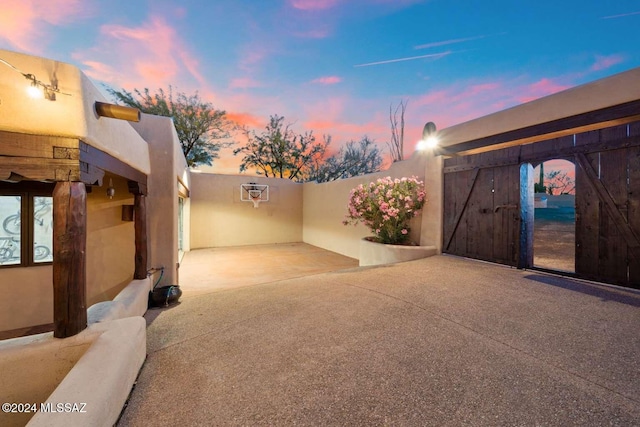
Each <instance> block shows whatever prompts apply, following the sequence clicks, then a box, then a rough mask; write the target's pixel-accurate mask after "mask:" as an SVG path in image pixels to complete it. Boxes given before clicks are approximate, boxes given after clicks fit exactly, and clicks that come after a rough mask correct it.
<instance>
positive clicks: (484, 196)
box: [443, 147, 520, 266]
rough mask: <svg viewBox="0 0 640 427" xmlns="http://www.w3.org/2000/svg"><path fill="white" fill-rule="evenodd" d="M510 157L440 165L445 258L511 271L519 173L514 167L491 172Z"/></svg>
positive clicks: (499, 153) (501, 153)
mask: <svg viewBox="0 0 640 427" xmlns="http://www.w3.org/2000/svg"><path fill="white" fill-rule="evenodd" d="M515 150H516V152H517V150H518V148H517V147H515ZM513 151H514V149H503V150H496V151H491V152H487V153H481V154H475V155H469V156H464V157H453V158H450V159H446V160H445V169H444V172H445V174H444V230H443V236H444V242H443V251H444V252H445V253H450V254H454V255H460V256H465V257H470V258H476V259H482V260H487V261H493V262H498V263H501V264H507V265H513V266H516V265H517V263H518V250H519V243H518V242H519V233H520V168H519V165H517V164H510V165H504V166H491V165H493V164H498V165H499V164H500V163H501V160H503V159H508V158H509V156H513V154H514V153H513Z"/></svg>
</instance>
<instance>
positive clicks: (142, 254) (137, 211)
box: [133, 194, 147, 280]
mask: <svg viewBox="0 0 640 427" xmlns="http://www.w3.org/2000/svg"><path fill="white" fill-rule="evenodd" d="M133 200H134V202H133V218H134V229H135V245H136V254H135V270H134V273H133V278H134V279H137V280H140V279H145V278H146V277H147V206H146V196H144V195H143V194H135V195H134V199H133Z"/></svg>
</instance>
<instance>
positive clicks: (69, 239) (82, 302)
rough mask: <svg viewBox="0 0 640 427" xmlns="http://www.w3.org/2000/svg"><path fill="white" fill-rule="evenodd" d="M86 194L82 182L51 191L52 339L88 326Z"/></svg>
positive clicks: (59, 186)
mask: <svg viewBox="0 0 640 427" xmlns="http://www.w3.org/2000/svg"><path fill="white" fill-rule="evenodd" d="M86 246H87V193H86V191H85V186H84V184H83V183H82V182H58V183H57V184H56V187H55V189H54V190H53V322H54V331H53V336H54V337H57V338H66V337H70V336H73V335H76V334H78V333H79V332H81V331H82V330H84V329H85V328H86V327H87V303H86V281H87V278H86V276H87V274H86Z"/></svg>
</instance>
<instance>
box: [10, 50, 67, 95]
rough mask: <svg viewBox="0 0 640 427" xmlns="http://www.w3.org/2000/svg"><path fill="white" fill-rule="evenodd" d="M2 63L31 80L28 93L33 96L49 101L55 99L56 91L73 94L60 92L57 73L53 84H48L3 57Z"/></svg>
mask: <svg viewBox="0 0 640 427" xmlns="http://www.w3.org/2000/svg"><path fill="white" fill-rule="evenodd" d="M0 63H2V64H4V65H6V66H7V67H9V68H11V69H12V70H13V71H15V72H17V73H20V74H22V76H23V77H24V78H25V79H27V80H29V83H30V84H29V86H28V87H27V93H28V94H29V96H30V97H32V98H42V97H44V98H45V99H46V100H48V101H55V100H56V93H59V94H62V95H69V96H70V95H71V94H70V93H64V92H60V89H58V81H57V79H56V78H55V75H54V77H53V82H52V83H51V84H46V83H43V82H42V81H40V80H38V78H37V77H36V76H35V75H34V74H30V73H24V72H22V71H21V70H19V69H18V68H17V67H15V66H13V65H11V64H10V63H8V62H7V61H5V60H4V59H2V58H0Z"/></svg>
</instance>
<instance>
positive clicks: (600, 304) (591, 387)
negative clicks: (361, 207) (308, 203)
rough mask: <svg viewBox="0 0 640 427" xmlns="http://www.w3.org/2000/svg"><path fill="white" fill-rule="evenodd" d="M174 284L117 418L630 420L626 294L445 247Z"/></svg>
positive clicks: (637, 311) (632, 296)
mask: <svg viewBox="0 0 640 427" xmlns="http://www.w3.org/2000/svg"><path fill="white" fill-rule="evenodd" d="M312 249H313V248H312ZM247 250H251V249H250V248H247ZM190 256H191V254H188V255H187V258H186V259H185V262H184V264H183V269H184V270H185V271H184V273H182V269H181V274H183V275H182V278H183V279H184V278H185V277H188V276H187V275H188V274H192V273H193V274H195V273H194V272H189V273H187V271H186V270H188V269H189V268H191V267H193V268H194V269H196V263H195V262H194V263H193V264H192V265H191V266H190V264H189V263H190V260H189V259H188V258H189V257H190ZM198 256H199V255H198ZM237 256H238V257H239V258H240V259H241V260H242V262H241V264H245V262H244V260H246V259H247V256H245V255H244V254H243V252H242V251H238V252H237ZM232 258H233V257H232ZM271 264H273V262H272V263H271ZM201 268H204V267H201ZM235 271H236V269H231V273H234V272H235ZM265 277H267V276H265ZM203 280H204V279H203ZM184 282H186V279H185V280H184ZM184 282H183V283H184ZM189 286H190V285H188V284H187V283H184V287H185V295H184V297H183V299H182V302H181V303H180V304H179V305H176V306H174V307H171V308H168V309H163V310H150V311H149V312H147V315H146V318H147V322H148V325H149V326H148V331H147V332H148V358H147V361H146V363H145V365H144V367H143V368H142V371H141V373H140V377H139V379H138V383H137V385H136V387H135V389H134V391H133V392H132V394H131V397H130V400H129V403H128V406H127V408H126V409H125V411H124V413H123V415H122V418H121V420H120V422H119V424H118V425H120V426H146V425H158V426H173V425H189V426H192V425H202V426H212V425H220V426H223V425H224V426H226V425H294V424H295V425H411V426H414V425H420V426H460V425H473V426H476V425H480V426H482V425H486V426H499V425H505V426H507V425H508V426H513V425H518V426H520V425H527V426H528V425H545V426H546V425H549V426H578V425H580V426H584V425H589V426H591V425H620V426H632V425H640V398H639V396H640V364H639V363H638V355H639V354H640V335H639V334H638V331H639V330H640V293H638V292H636V291H633V290H626V289H621V288H615V287H608V286H604V285H598V284H592V283H585V282H579V281H575V280H570V279H565V278H558V277H554V276H550V275H545V274H541V273H538V272H532V271H521V270H516V269H510V268H507V267H502V266H498V265H494V264H488V263H483V262H478V261H472V260H467V259H461V258H456V257H451V256H435V257H431V258H427V259H424V260H418V261H412V262H408V263H402V264H395V265H390V266H384V267H373V268H372V267H368V268H350V269H347V270H341V271H333V272H328V273H321V274H315V275H311V276H305V277H296V278H291V279H286V280H281V281H275V282H269V283H264V284H254V285H253V286H244V287H235V286H236V285H232V287H230V288H227V289H213V290H212V291H210V292H200V291H198V292H200V293H199V294H193V295H191V296H190V295H189V290H188V289H189ZM204 286H205V283H204V281H203V282H202V283H201V284H200V285H199V288H198V289H202V287H204ZM238 286H239V285H238ZM213 288H215V284H214V286H213ZM194 292H195V291H194Z"/></svg>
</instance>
